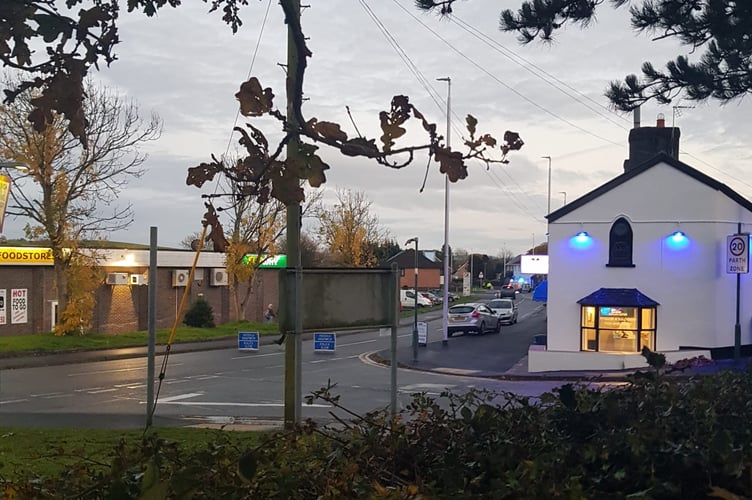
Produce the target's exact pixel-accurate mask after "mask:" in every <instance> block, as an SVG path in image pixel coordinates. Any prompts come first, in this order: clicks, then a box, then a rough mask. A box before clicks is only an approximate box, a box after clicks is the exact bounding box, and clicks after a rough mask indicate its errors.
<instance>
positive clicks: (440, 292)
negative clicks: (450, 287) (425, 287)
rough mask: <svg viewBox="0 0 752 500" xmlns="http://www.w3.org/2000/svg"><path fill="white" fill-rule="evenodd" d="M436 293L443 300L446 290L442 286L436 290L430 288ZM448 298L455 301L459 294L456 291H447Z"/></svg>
mask: <svg viewBox="0 0 752 500" xmlns="http://www.w3.org/2000/svg"><path fill="white" fill-rule="evenodd" d="M429 292H431V293H432V294H434V295H438V296H439V298H440V299H441V301H442V302H443V301H444V290H443V289H442V288H436V289H434V290H429ZM447 298H448V299H449V302H454V301H455V300H457V299H458V298H459V296H458V295H457V294H456V293H453V292H449V293H447Z"/></svg>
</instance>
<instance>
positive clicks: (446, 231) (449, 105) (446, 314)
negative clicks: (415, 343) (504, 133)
mask: <svg viewBox="0 0 752 500" xmlns="http://www.w3.org/2000/svg"><path fill="white" fill-rule="evenodd" d="M436 80H438V81H440V82H447V112H446V115H447V118H446V147H447V149H449V148H450V146H451V130H452V129H451V119H450V117H451V114H452V79H451V78H450V77H448V76H445V77H443V78H437V79H436ZM449 259H450V251H449V176H448V175H444V301H443V307H442V310H443V315H444V320H443V323H442V329H443V333H444V335H443V337H442V340H441V345H444V346H446V345H449V324H448V321H449V282H450V281H451V276H450V273H449Z"/></svg>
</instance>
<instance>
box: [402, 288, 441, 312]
mask: <svg viewBox="0 0 752 500" xmlns="http://www.w3.org/2000/svg"><path fill="white" fill-rule="evenodd" d="M400 303H401V304H402V309H411V308H412V307H413V306H415V292H414V291H413V290H400ZM432 305H433V303H432V302H431V299H429V298H428V297H426V296H424V295H423V294H421V293H419V294H418V307H431V306H432Z"/></svg>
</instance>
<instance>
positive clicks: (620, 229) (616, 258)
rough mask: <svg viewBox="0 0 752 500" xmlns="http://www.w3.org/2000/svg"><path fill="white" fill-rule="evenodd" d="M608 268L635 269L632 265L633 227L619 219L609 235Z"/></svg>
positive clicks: (623, 219) (625, 220)
mask: <svg viewBox="0 0 752 500" xmlns="http://www.w3.org/2000/svg"><path fill="white" fill-rule="evenodd" d="M606 265H607V266H608V267H634V264H633V263H632V226H630V225H629V222H627V219H625V218H624V217H619V218H618V219H616V222H614V224H613V225H612V226H611V231H610V232H609V233H608V264H606Z"/></svg>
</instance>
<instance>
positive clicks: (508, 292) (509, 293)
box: [496, 284, 519, 300]
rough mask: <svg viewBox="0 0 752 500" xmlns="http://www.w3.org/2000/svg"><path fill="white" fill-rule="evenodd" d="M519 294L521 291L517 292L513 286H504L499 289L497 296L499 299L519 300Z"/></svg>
mask: <svg viewBox="0 0 752 500" xmlns="http://www.w3.org/2000/svg"><path fill="white" fill-rule="evenodd" d="M518 293H519V290H517V289H516V288H515V287H514V286H513V285H511V284H509V285H504V286H503V287H501V288H500V289H499V292H498V293H497V294H496V298H497V299H504V298H508V299H512V300H517V294H518Z"/></svg>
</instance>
